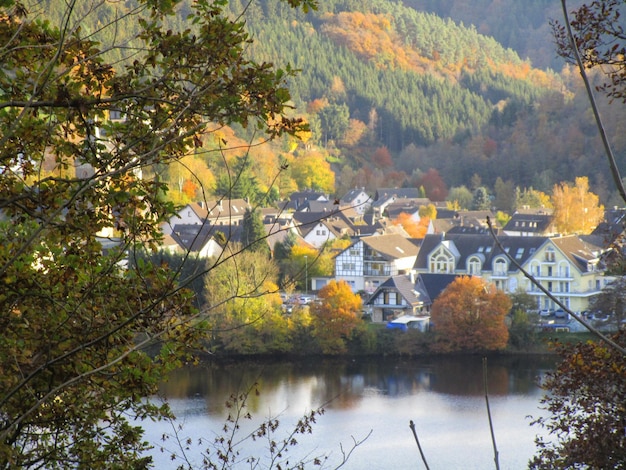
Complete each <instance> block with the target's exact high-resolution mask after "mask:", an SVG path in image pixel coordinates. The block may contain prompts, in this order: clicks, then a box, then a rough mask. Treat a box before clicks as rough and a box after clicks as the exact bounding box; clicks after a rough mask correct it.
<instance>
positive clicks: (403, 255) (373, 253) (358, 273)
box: [335, 234, 419, 294]
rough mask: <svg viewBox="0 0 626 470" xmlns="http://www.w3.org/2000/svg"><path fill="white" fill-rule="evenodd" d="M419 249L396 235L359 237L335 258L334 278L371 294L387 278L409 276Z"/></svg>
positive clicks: (356, 289) (355, 290) (354, 289)
mask: <svg viewBox="0 0 626 470" xmlns="http://www.w3.org/2000/svg"><path fill="white" fill-rule="evenodd" d="M418 251H419V247H418V246H417V245H415V244H414V243H413V242H411V241H410V240H408V239H406V238H405V237H403V236H401V235H397V234H390V235H373V236H369V237H362V238H361V239H359V240H358V241H357V242H355V243H353V244H352V245H350V246H349V247H348V248H346V249H345V250H343V251H341V252H340V253H339V254H338V255H337V256H336V257H335V279H337V280H338V281H339V280H342V281H345V282H347V283H348V284H349V285H350V287H352V290H353V291H354V292H358V291H365V292H368V293H370V294H371V293H372V292H374V291H375V290H376V288H377V287H378V286H379V285H380V284H382V283H383V282H384V281H385V280H386V279H387V278H388V277H390V276H396V275H398V274H408V273H409V272H410V271H411V270H412V269H413V265H414V263H415V259H416V257H417V253H418Z"/></svg>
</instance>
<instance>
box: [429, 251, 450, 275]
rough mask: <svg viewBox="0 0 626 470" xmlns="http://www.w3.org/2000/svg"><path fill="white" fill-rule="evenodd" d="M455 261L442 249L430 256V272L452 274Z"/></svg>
mask: <svg viewBox="0 0 626 470" xmlns="http://www.w3.org/2000/svg"><path fill="white" fill-rule="evenodd" d="M455 265H456V261H455V259H454V256H452V255H451V254H450V253H449V252H447V251H446V250H444V249H443V248H440V249H438V250H437V251H435V252H434V253H433V254H432V255H431V256H430V263H429V266H430V272H431V273H443V274H453V273H454V267H455Z"/></svg>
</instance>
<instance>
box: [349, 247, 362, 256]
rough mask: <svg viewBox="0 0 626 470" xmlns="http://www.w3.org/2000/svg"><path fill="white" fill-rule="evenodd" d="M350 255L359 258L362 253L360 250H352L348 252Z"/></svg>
mask: <svg viewBox="0 0 626 470" xmlns="http://www.w3.org/2000/svg"><path fill="white" fill-rule="evenodd" d="M348 254H349V255H350V256H359V255H360V254H361V253H360V252H359V249H358V248H350V250H349V251H348Z"/></svg>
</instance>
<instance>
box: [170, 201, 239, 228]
mask: <svg viewBox="0 0 626 470" xmlns="http://www.w3.org/2000/svg"><path fill="white" fill-rule="evenodd" d="M249 208H250V204H248V202H247V201H246V200H245V199H219V200H217V201H206V202H205V201H202V202H192V203H190V204H187V205H186V206H184V207H183V208H182V209H180V210H179V211H178V212H177V214H176V215H174V216H173V217H171V218H170V220H169V221H168V222H167V223H165V224H163V225H162V226H161V230H162V231H163V233H165V234H170V233H172V228H173V227H174V226H176V225H203V224H207V223H208V224H209V225H241V224H242V223H243V216H244V214H245V213H246V209H249Z"/></svg>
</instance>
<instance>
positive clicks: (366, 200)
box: [339, 188, 372, 215]
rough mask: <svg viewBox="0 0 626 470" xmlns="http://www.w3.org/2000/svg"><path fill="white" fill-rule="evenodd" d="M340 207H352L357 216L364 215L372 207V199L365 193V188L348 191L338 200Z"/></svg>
mask: <svg viewBox="0 0 626 470" xmlns="http://www.w3.org/2000/svg"><path fill="white" fill-rule="evenodd" d="M339 204H340V205H341V206H342V207H352V208H354V210H355V211H356V212H357V214H359V215H363V214H365V212H367V210H368V209H369V208H370V207H371V205H372V198H371V197H370V195H369V194H367V193H366V192H365V188H355V189H351V190H350V191H348V192H347V193H346V194H344V196H343V197H342V198H341V199H340V200H339Z"/></svg>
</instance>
